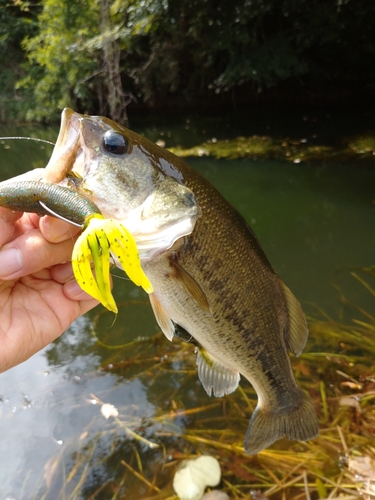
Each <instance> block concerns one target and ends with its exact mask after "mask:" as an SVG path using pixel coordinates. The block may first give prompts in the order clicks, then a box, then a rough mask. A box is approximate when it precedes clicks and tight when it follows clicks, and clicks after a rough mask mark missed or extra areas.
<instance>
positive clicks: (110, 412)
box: [100, 403, 118, 419]
mask: <svg viewBox="0 0 375 500" xmlns="http://www.w3.org/2000/svg"><path fill="white" fill-rule="evenodd" d="M100 411H101V412H102V415H103V417H104V418H107V419H108V418H109V417H118V409H117V408H116V406H113V405H110V404H109V403H104V405H102V406H101V408H100Z"/></svg>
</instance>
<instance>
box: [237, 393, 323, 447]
mask: <svg viewBox="0 0 375 500" xmlns="http://www.w3.org/2000/svg"><path fill="white" fill-rule="evenodd" d="M297 396H298V398H297V400H298V403H297V404H296V405H295V406H294V407H293V408H289V409H288V410H281V411H277V409H276V411H273V412H272V411H269V410H266V409H263V408H259V405H258V406H257V407H256V408H255V411H254V413H253V415H252V417H251V419H250V423H249V427H248V429H247V433H246V436H245V443H244V446H245V452H246V453H249V454H250V455H254V454H255V453H259V452H260V451H262V450H263V449H264V448H267V447H268V446H270V445H271V444H272V443H273V442H274V441H276V440H277V439H281V438H282V437H283V436H284V435H285V436H286V437H287V438H288V439H292V440H295V441H308V440H309V439H313V438H314V437H316V436H317V435H318V432H319V422H318V418H317V416H316V413H315V409H314V406H313V404H312V401H311V399H310V397H309V396H308V395H306V394H305V393H304V392H303V391H302V390H301V389H299V393H298V395H297Z"/></svg>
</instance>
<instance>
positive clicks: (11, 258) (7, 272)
mask: <svg viewBox="0 0 375 500" xmlns="http://www.w3.org/2000/svg"><path fill="white" fill-rule="evenodd" d="M22 264H23V263H22V254H21V252H20V251H19V250H18V248H5V249H3V250H0V277H1V278H5V277H7V276H11V275H12V274H14V273H17V272H18V271H20V270H21V269H22Z"/></svg>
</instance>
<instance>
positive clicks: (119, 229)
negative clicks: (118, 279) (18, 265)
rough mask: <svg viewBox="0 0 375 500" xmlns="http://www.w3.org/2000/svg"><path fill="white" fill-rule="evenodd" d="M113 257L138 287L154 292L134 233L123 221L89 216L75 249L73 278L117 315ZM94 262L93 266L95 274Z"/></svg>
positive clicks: (94, 215)
mask: <svg viewBox="0 0 375 500" xmlns="http://www.w3.org/2000/svg"><path fill="white" fill-rule="evenodd" d="M111 254H112V255H113V256H114V257H115V258H116V259H117V260H118V261H119V262H120V264H121V266H122V268H123V269H124V271H125V272H126V274H127V275H128V276H129V278H130V279H131V280H132V281H133V282H134V283H135V284H136V285H137V286H141V287H142V288H143V289H144V290H145V291H146V292H147V293H152V292H153V287H152V285H151V283H150V281H149V279H148V278H147V276H146V275H145V273H144V272H143V269H142V267H141V262H140V259H139V255H138V249H137V245H136V243H135V241H134V238H133V236H132V235H131V233H130V232H129V231H128V230H127V229H126V228H125V226H123V225H122V224H121V222H118V221H115V220H113V219H105V218H104V217H103V216H102V215H99V214H93V215H90V216H89V217H87V219H86V221H85V224H84V226H83V232H82V234H81V235H80V236H79V237H78V239H77V241H76V243H75V245H74V248H73V253H72V266H73V272H74V276H75V278H76V280H77V282H78V284H79V285H80V287H81V288H82V290H84V291H85V292H87V293H88V294H89V295H91V296H92V297H94V298H95V299H97V300H99V301H100V302H101V303H102V304H103V306H104V307H106V308H107V309H109V310H110V311H113V312H114V313H117V312H118V309H117V306H116V302H115V299H114V298H113V295H112V292H111V284H110V278H109V268H110V258H111ZM91 263H93V264H94V273H95V275H94V273H93V270H92V268H91Z"/></svg>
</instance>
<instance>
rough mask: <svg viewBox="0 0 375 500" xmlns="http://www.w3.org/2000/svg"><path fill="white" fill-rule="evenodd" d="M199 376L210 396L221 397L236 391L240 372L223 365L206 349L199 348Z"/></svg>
mask: <svg viewBox="0 0 375 500" xmlns="http://www.w3.org/2000/svg"><path fill="white" fill-rule="evenodd" d="M197 353H198V355H197V365H198V377H199V380H200V381H201V382H202V385H203V387H204V388H205V390H206V392H207V394H208V395H209V396H211V395H212V392H213V394H214V396H216V397H221V396H224V394H230V393H231V392H233V391H235V390H236V389H237V387H238V384H239V382H240V374H239V373H238V372H236V371H234V370H231V369H230V368H227V367H226V366H224V365H222V364H221V363H220V362H219V361H217V359H215V358H214V357H213V356H212V355H211V354H209V353H208V352H207V351H206V350H205V349H200V348H197Z"/></svg>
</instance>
